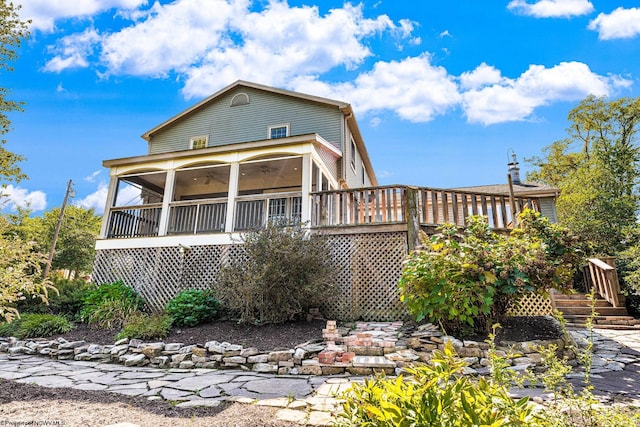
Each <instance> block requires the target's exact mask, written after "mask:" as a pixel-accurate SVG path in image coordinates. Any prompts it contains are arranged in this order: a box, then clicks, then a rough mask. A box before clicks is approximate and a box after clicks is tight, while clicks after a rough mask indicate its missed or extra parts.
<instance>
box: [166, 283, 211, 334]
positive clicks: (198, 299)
mask: <svg viewBox="0 0 640 427" xmlns="http://www.w3.org/2000/svg"><path fill="white" fill-rule="evenodd" d="M219 310H220V302H219V301H218V300H217V298H216V297H215V295H214V294H213V292H212V291H202V290H199V289H188V290H186V291H182V292H180V293H178V295H176V296H175V297H174V298H173V299H172V300H170V301H169V302H168V303H167V306H166V307H165V313H167V314H168V315H169V316H171V319H173V324H174V325H176V326H196V325H199V324H201V323H205V322H208V321H211V320H213V319H215V318H216V316H217V315H218V312H219Z"/></svg>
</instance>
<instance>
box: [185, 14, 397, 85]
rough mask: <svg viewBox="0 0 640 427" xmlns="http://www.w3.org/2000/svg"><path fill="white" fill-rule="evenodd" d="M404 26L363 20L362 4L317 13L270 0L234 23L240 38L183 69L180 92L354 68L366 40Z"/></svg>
mask: <svg viewBox="0 0 640 427" xmlns="http://www.w3.org/2000/svg"><path fill="white" fill-rule="evenodd" d="M273 22H278V25H277V26H275V27H274V25H273ZM403 25H404V26H402V25H401V26H400V27H399V26H396V25H395V24H394V23H393V22H392V21H391V20H390V19H389V18H388V17H387V16H386V15H381V16H378V17H377V18H375V19H367V18H364V17H363V14H362V6H351V5H350V4H348V3H347V4H345V6H344V7H343V8H340V9H332V10H330V11H329V12H328V13H327V14H326V15H324V16H320V15H319V12H318V8H317V7H309V6H303V7H295V8H292V7H289V6H287V5H286V4H285V3H279V2H272V3H270V5H269V7H268V8H267V9H265V10H263V11H261V12H252V13H250V14H248V15H246V16H244V17H241V18H240V19H237V20H236V21H234V27H235V28H237V31H238V32H239V34H241V35H242V38H243V42H242V43H236V44H231V45H229V46H223V47H220V48H216V49H213V50H210V51H209V52H208V53H207V55H206V56H205V57H204V59H203V61H202V62H203V63H202V66H198V67H194V68H192V69H190V70H189V71H188V72H187V79H186V82H185V87H184V90H183V92H184V94H185V96H187V97H194V96H203V95H208V94H210V93H212V92H213V91H215V90H217V89H219V88H220V87H221V82H225V83H230V82H232V81H234V80H236V79H238V78H241V79H245V80H253V81H260V82H262V83H266V84H271V85H277V86H280V85H285V84H286V82H287V81H289V80H290V79H292V78H294V77H295V76H299V75H310V74H318V73H323V72H326V71H329V70H330V69H332V68H334V67H336V66H344V67H346V68H347V69H355V68H356V67H357V66H358V65H360V64H361V63H362V61H363V60H364V59H365V58H367V57H369V56H371V54H372V53H371V51H370V49H369V48H368V47H367V46H366V45H365V44H364V43H363V39H364V38H366V37H369V36H372V35H374V34H376V33H378V32H381V31H385V30H389V31H392V32H397V33H398V34H399V35H401V36H402V35H404V34H405V33H406V31H408V28H407V25H408V24H407V22H405V23H404V24H403Z"/></svg>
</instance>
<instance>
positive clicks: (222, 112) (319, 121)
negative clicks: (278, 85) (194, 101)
mask: <svg viewBox="0 0 640 427" xmlns="http://www.w3.org/2000/svg"><path fill="white" fill-rule="evenodd" d="M239 93H246V94H247V95H248V96H249V104H245V105H238V106H234V107H231V106H230V105H231V100H232V98H233V97H234V96H235V95H237V94H239ZM342 117H343V115H342V113H341V112H340V110H339V109H338V108H337V107H332V106H328V105H322V104H319V103H315V102H312V101H306V100H303V99H298V98H293V97H289V96H286V95H280V94H275V93H270V92H266V91H261V90H258V89H253V88H248V87H238V88H236V89H235V90H232V91H230V92H229V93H226V94H224V95H223V96H221V97H220V98H217V99H215V100H213V101H212V102H211V103H210V104H209V105H206V106H204V107H202V108H200V109H199V110H197V111H195V112H193V113H191V114H189V115H187V116H185V117H183V118H182V119H180V120H178V121H177V122H176V123H175V124H173V125H172V126H169V127H168V128H166V129H162V130H160V131H159V132H158V133H155V134H153V135H152V139H151V142H150V143H149V154H157V153H165V152H172V151H180V150H187V149H189V148H190V147H189V142H190V139H191V138H192V137H194V136H200V135H209V143H208V146H210V147H211V146H220V145H226V144H235V143H240V142H249V141H260V140H264V139H268V138H267V132H268V128H269V126H273V125H280V124H288V125H289V135H290V136H295V135H305V134H310V133H317V134H318V135H320V136H321V137H322V138H324V139H325V140H327V141H328V142H330V143H331V144H333V145H334V146H335V147H336V148H338V149H341V145H342V135H341V126H342V125H341V122H342V120H343V118H342Z"/></svg>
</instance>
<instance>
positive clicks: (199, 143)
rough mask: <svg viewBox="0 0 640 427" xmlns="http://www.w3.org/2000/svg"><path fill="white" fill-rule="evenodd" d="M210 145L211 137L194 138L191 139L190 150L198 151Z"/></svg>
mask: <svg viewBox="0 0 640 427" xmlns="http://www.w3.org/2000/svg"><path fill="white" fill-rule="evenodd" d="M208 143H209V135H200V136H194V137H193V138H191V142H190V144H189V148H191V149H192V150H198V149H200V148H206V147H207V144H208Z"/></svg>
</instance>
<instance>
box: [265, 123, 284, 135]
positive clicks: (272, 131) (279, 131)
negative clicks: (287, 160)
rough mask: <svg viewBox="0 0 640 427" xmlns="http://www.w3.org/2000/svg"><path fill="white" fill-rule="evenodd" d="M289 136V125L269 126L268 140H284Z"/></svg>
mask: <svg viewBox="0 0 640 427" xmlns="http://www.w3.org/2000/svg"><path fill="white" fill-rule="evenodd" d="M288 136H289V124H288V123H287V124H281V125H274V126H269V131H268V134H267V137H268V138H269V139H276V138H286V137H288Z"/></svg>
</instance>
